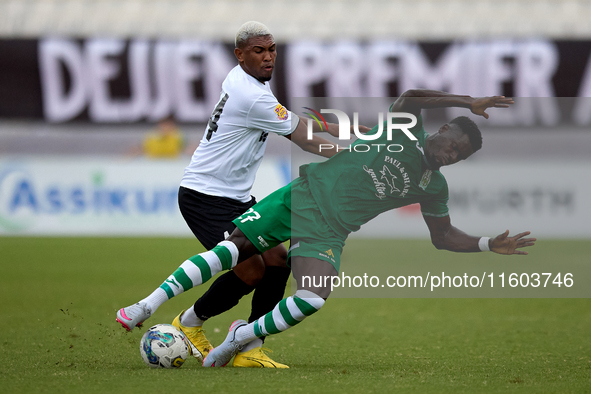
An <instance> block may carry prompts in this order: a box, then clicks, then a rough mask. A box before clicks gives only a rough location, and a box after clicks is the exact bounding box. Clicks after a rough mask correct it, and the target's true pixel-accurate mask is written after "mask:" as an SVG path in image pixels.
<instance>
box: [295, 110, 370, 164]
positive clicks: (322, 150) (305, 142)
mask: <svg viewBox="0 0 591 394" xmlns="http://www.w3.org/2000/svg"><path fill="white" fill-rule="evenodd" d="M327 126H328V130H321V129H320V126H318V125H317V124H316V123H314V124H313V127H312V133H313V134H312V139H308V127H307V122H306V119H305V118H300V121H299V123H298V125H297V127H296V129H295V130H294V131H293V133H291V134H290V135H287V136H286V138H287V139H289V140H291V142H293V143H294V144H296V145H297V146H299V147H300V148H302V149H303V150H305V151H306V152H310V153H314V154H316V155H319V156H323V157H332V156H334V155H336V154H337V153H338V151H337V145H336V144H335V143H333V142H330V141H328V140H326V139H324V138H322V137H319V136H318V135H316V133H318V132H321V131H328V133H329V134H331V135H333V136H335V137H338V136H339V125H338V124H334V123H327ZM352 127H353V126H351V131H353V129H352ZM359 131H360V132H361V133H367V132H368V131H370V129H369V128H368V127H365V126H362V125H359Z"/></svg>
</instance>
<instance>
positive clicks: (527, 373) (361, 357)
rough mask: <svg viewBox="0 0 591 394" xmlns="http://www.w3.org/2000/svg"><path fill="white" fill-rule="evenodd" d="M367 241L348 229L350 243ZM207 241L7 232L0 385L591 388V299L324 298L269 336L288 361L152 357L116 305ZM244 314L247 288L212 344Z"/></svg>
mask: <svg viewBox="0 0 591 394" xmlns="http://www.w3.org/2000/svg"><path fill="white" fill-rule="evenodd" d="M375 242H377V241H375ZM382 242H384V244H383V247H380V248H372V249H373V250H375V252H374V254H373V255H369V256H367V259H368V260H371V259H383V258H385V257H384V256H383V255H381V254H380V253H381V252H380V250H390V249H391V250H396V254H397V256H398V257H400V258H409V259H410V258H412V257H413V256H415V251H416V250H418V249H420V250H421V251H422V252H421V255H422V256H425V255H426V256H432V257H433V258H437V259H439V260H441V261H443V262H446V261H447V262H448V263H453V261H454V256H455V254H453V253H447V252H441V251H436V250H435V249H434V248H433V247H432V246H431V245H430V243H429V242H428V241H407V240H404V241H402V240H400V241H392V240H389V241H382ZM385 242H387V243H388V245H386V244H385ZM361 243H362V241H358V240H350V242H349V243H348V244H347V250H346V251H345V254H346V253H348V252H349V251H350V252H351V253H353V252H354V251H355V250H356V248H358V247H360V245H361ZM589 244H590V241H588V240H586V241H547V242H543V241H539V242H538V245H536V247H535V249H534V248H532V249H531V254H530V256H531V255H534V254H535V255H536V256H537V258H543V259H547V260H548V261H550V262H552V261H556V262H560V261H565V260H566V259H579V260H582V261H586V260H587V259H588V257H589V250H590V248H589ZM200 251H201V247H200V246H199V244H198V243H197V242H196V241H195V240H192V239H136V238H119V239H111V238H12V237H3V238H0V261H1V265H2V272H1V274H0V294H1V303H0V311H1V314H0V316H1V319H0V329H1V331H0V332H1V333H2V335H1V338H0V346H1V350H2V351H1V354H0V385H1V386H0V387H1V389H0V391H1V392H6V393H21V392H25V393H81V392H85V393H111V392H119V393H183V392H192V393H255V392H256V393H262V392H271V393H282V392H289V393H292V392H294V393H299V392H301V393H316V392H322V393H333V392H334V393H349V392H351V393H353V392H355V393H360V392H363V393H386V392H415V393H424V392H433V393H458V392H464V393H481V392H526V393H531V392H535V393H538V392H540V393H543V392H548V393H568V392H572V393H583V392H591V339H590V335H589V333H590V331H589V328H590V327H591V302H590V300H589V299H481V298H472V299H453V298H448V299H437V298H431V299H412V298H406V299H403V298H399V299H392V298H390V299H362V298H358V299H355V298H350V299H346V298H342V299H338V298H337V299H329V300H328V302H327V304H326V305H325V306H324V308H323V309H322V310H321V311H320V312H319V313H317V314H316V315H314V316H312V317H310V318H308V319H307V320H306V321H305V322H304V323H302V324H300V325H298V326H296V327H294V328H292V329H291V330H289V331H287V332H285V333H282V334H279V335H276V336H273V337H269V338H268V339H267V341H266V346H268V347H269V348H271V349H272V350H273V351H274V353H273V354H272V357H274V358H275V359H277V360H278V361H281V362H284V363H287V364H289V365H290V366H291V369H289V370H279V371H278V370H255V369H248V370H243V369H238V368H231V367H226V368H220V369H213V368H212V369H204V368H202V367H200V366H199V365H198V363H197V362H196V361H195V360H194V359H189V360H187V362H186V363H185V365H184V366H183V367H182V368H181V369H179V370H152V369H149V368H148V367H146V366H145V365H144V363H143V361H142V360H141V357H140V354H139V340H140V338H141V335H142V332H143V331H140V330H134V332H132V333H125V332H124V330H123V329H122V328H121V327H120V326H119V325H118V324H117V323H116V322H115V312H116V310H117V309H118V308H120V307H122V306H126V305H128V304H130V303H132V302H135V301H137V300H138V299H140V298H142V297H144V296H145V295H147V294H148V293H149V292H150V291H152V290H153V289H154V288H155V287H156V286H158V285H159V284H160V283H161V282H162V281H163V280H164V278H166V276H168V275H169V274H170V273H171V272H172V271H173V270H174V269H176V268H177V267H178V265H179V264H180V263H181V262H182V261H183V260H184V259H185V258H186V257H188V256H191V255H192V254H195V253H197V252H200ZM464 256H465V255H464ZM206 286H207V285H206ZM206 286H204V287H203V288H197V289H193V290H191V291H190V292H188V293H185V294H183V295H181V296H180V297H177V298H175V299H173V300H171V301H170V302H168V303H167V304H165V305H163V306H162V307H161V308H160V309H159V310H158V311H157V312H156V313H155V315H154V316H153V317H152V318H151V319H150V320H149V321H148V322H147V324H151V323H152V324H156V323H169V322H171V321H172V319H173V318H174V317H175V316H176V315H177V314H178V313H179V312H180V311H181V310H182V309H183V308H186V307H187V306H189V305H190V304H191V303H192V302H193V301H194V300H195V299H196V297H197V296H199V295H200V294H201V293H202V292H203V291H204V290H205V287H206ZM248 313H249V301H247V300H243V301H242V302H241V304H240V305H239V306H237V307H236V308H235V309H233V310H232V311H230V312H227V313H225V314H223V315H221V316H219V317H216V318H213V319H211V320H210V321H209V322H208V323H207V324H206V327H205V328H206V330H207V331H208V336H209V337H210V340H211V341H212V342H213V343H214V345H216V344H219V343H220V342H221V341H222V340H223V338H224V337H225V334H226V330H227V327H228V326H229V324H230V323H231V322H232V321H233V320H234V319H236V318H246V317H248Z"/></svg>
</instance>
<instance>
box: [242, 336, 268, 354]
mask: <svg viewBox="0 0 591 394" xmlns="http://www.w3.org/2000/svg"><path fill="white" fill-rule="evenodd" d="M261 346H263V340H262V339H261V338H257V339H255V340H254V341H250V342H249V343H247V344H246V345H244V347H243V348H242V350H241V352H248V351H249V350H252V349H256V348H257V347H261Z"/></svg>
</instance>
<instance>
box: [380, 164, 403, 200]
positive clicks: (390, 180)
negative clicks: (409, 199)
mask: <svg viewBox="0 0 591 394" xmlns="http://www.w3.org/2000/svg"><path fill="white" fill-rule="evenodd" d="M380 174H382V176H381V178H380V179H383V180H385V181H386V183H387V184H388V186H390V194H394V192H399V191H400V189H399V188H397V187H396V185H394V179H397V178H398V177H397V176H396V175H394V174H392V172H390V168H388V166H387V165H385V164H384V168H383V169H382V170H381V171H380Z"/></svg>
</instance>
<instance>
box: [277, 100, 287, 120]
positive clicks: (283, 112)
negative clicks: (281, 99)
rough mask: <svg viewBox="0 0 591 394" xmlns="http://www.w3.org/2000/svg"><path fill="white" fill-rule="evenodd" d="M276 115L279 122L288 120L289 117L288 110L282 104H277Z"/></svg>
mask: <svg viewBox="0 0 591 394" xmlns="http://www.w3.org/2000/svg"><path fill="white" fill-rule="evenodd" d="M275 113H276V114H277V119H279V120H287V118H288V116H289V115H288V112H287V109H286V108H285V107H284V106H283V105H281V104H277V106H276V107H275Z"/></svg>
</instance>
